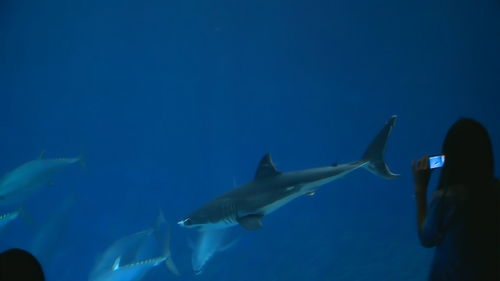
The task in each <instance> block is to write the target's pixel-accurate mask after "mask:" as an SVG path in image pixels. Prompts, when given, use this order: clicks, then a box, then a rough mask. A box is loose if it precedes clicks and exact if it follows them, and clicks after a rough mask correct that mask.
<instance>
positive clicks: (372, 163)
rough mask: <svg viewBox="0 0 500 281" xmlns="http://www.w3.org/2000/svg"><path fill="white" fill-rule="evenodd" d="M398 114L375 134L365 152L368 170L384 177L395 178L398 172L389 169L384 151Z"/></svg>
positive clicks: (364, 158)
mask: <svg viewBox="0 0 500 281" xmlns="http://www.w3.org/2000/svg"><path fill="white" fill-rule="evenodd" d="M396 118H397V116H396V115H393V116H392V117H391V118H390V119H389V121H387V123H386V124H385V126H384V127H383V128H382V130H380V132H379V133H378V134H377V136H375V138H374V139H373V140H372V142H371V143H370V145H369V146H368V148H367V149H366V151H365V154H363V161H367V164H366V165H365V166H364V167H365V168H366V169H367V170H368V171H370V172H372V173H373V174H375V175H377V176H379V177H382V178H388V179H391V178H395V177H398V176H399V175H398V174H394V173H392V172H391V171H390V170H389V167H387V164H386V163H385V160H384V151H385V146H386V144H387V138H388V137H389V135H390V134H391V131H392V127H393V126H394V123H395V122H396Z"/></svg>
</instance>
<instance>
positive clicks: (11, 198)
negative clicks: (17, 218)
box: [0, 153, 83, 204]
mask: <svg viewBox="0 0 500 281" xmlns="http://www.w3.org/2000/svg"><path fill="white" fill-rule="evenodd" d="M74 163H83V162H82V159H81V158H56V159H43V153H42V155H40V158H39V159H37V160H33V161H29V162H27V163H25V164H23V165H21V166H19V167H18V168H16V169H14V170H13V171H11V172H9V173H7V174H6V175H4V177H3V178H2V179H1V180H0V204H11V203H15V202H17V201H20V200H22V199H24V198H25V197H26V196H28V195H30V194H32V193H34V192H35V191H36V190H38V189H39V188H41V187H43V186H46V185H49V184H50V183H51V181H52V178H53V176H54V175H55V173H56V172H57V171H59V170H60V169H62V168H64V167H66V166H68V165H71V164H74ZM82 165H83V164H82Z"/></svg>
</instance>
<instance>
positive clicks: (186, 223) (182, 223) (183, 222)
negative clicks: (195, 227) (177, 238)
mask: <svg viewBox="0 0 500 281" xmlns="http://www.w3.org/2000/svg"><path fill="white" fill-rule="evenodd" d="M177 224H178V225H180V226H183V227H189V226H191V225H192V224H193V223H192V221H191V219H190V218H187V219H183V220H181V221H178V222H177Z"/></svg>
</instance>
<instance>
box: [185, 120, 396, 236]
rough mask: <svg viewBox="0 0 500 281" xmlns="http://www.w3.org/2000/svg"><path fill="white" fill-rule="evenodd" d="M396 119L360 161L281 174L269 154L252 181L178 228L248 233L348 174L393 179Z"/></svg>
mask: <svg viewBox="0 0 500 281" xmlns="http://www.w3.org/2000/svg"><path fill="white" fill-rule="evenodd" d="M395 122H396V116H392V117H391V118H390V119H389V121H388V122H387V123H386V124H385V126H384V127H383V128H382V130H380V131H379V133H378V134H377V135H376V137H375V138H374V139H373V141H372V142H371V144H370V145H369V146H368V148H367V149H366V151H365V153H364V155H363V157H362V158H361V160H358V161H354V162H350V163H346V164H336V165H331V166H326V167H320V168H312V169H306V170H301V171H293V172H288V173H282V172H280V171H279V170H278V169H276V167H275V166H274V163H273V161H272V159H271V155H270V154H266V155H264V157H263V158H262V160H261V161H260V163H259V166H258V168H257V171H256V173H255V178H254V180H252V181H250V182H248V183H246V184H244V185H242V186H239V187H236V188H234V189H232V190H230V191H228V192H226V193H224V194H222V195H221V196H219V197H217V198H215V199H214V200H212V201H210V202H208V203H207V204H206V205H205V206H202V207H201V208H200V209H198V210H197V211H195V212H193V213H192V214H190V215H188V216H187V217H186V218H184V219H182V220H181V221H179V222H178V223H177V224H179V225H180V226H183V227H198V228H202V229H213V228H227V227H231V226H234V225H237V224H239V225H241V226H242V227H243V228H245V229H248V230H254V229H258V228H260V227H262V218H263V217H264V216H266V215H268V214H270V213H272V212H274V211H276V210H277V209H279V208H281V207H282V206H284V205H286V204H288V203H289V202H290V201H292V200H293V199H295V198H297V197H300V196H302V195H313V194H314V193H315V192H316V190H317V189H318V188H319V187H320V186H322V185H324V184H326V183H328V182H331V181H333V180H336V179H339V178H341V177H343V176H345V175H347V174H348V173H350V172H352V171H354V170H356V169H359V168H365V169H367V170H368V171H370V172H372V173H374V174H375V175H377V176H379V177H382V178H388V179H390V178H395V177H397V176H398V175H397V174H394V173H392V172H391V171H390V170H389V168H388V167H387V165H386V163H385V161H384V150H385V146H386V143H387V138H388V137H389V135H390V133H391V130H392V127H393V126H394V123H395Z"/></svg>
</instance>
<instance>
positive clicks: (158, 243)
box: [89, 213, 180, 281]
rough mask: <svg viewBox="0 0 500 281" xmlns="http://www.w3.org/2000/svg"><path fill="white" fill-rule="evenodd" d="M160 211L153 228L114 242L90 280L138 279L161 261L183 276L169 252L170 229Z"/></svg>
mask: <svg viewBox="0 0 500 281" xmlns="http://www.w3.org/2000/svg"><path fill="white" fill-rule="evenodd" d="M165 227H166V222H165V220H164V218H163V215H162V214H161V213H160V215H159V216H158V218H157V220H156V222H155V224H154V226H153V227H152V228H151V229H147V230H144V231H140V232H137V233H134V234H131V235H128V236H126V237H123V238H121V239H119V240H117V241H116V242H114V243H113V244H112V245H111V246H110V247H109V248H108V249H106V251H104V253H103V254H102V255H101V256H100V258H99V259H98V260H97V262H96V264H95V265H94V267H93V269H92V270H91V273H90V275H89V281H139V280H141V279H142V278H143V277H144V276H145V275H146V274H147V273H148V272H149V271H150V270H151V269H153V268H154V267H155V266H158V265H159V264H161V263H165V266H166V267H167V268H168V269H169V270H170V271H171V272H172V273H173V274H174V275H180V273H179V271H178V269H177V267H176V265H175V264H174V262H173V260H172V257H171V254H170V232H169V231H168V230H166V229H165Z"/></svg>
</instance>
